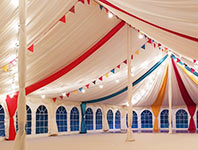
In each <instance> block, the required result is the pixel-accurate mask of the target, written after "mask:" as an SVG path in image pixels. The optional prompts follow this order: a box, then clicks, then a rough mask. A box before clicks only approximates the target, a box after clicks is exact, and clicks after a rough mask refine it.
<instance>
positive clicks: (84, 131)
mask: <svg viewBox="0 0 198 150" xmlns="http://www.w3.org/2000/svg"><path fill="white" fill-rule="evenodd" d="M80 108H81V118H82V119H81V129H80V134H85V133H87V129H86V126H85V112H86V103H81V104H80Z"/></svg>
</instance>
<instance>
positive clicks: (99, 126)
mask: <svg viewBox="0 0 198 150" xmlns="http://www.w3.org/2000/svg"><path fill="white" fill-rule="evenodd" d="M100 129H102V111H101V109H97V111H96V130H100Z"/></svg>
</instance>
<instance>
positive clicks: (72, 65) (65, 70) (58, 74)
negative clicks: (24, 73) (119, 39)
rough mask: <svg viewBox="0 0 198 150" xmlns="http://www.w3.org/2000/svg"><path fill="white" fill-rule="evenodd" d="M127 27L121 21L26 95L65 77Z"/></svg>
mask: <svg viewBox="0 0 198 150" xmlns="http://www.w3.org/2000/svg"><path fill="white" fill-rule="evenodd" d="M124 25H125V22H124V21H121V22H120V23H119V24H118V25H116V26H115V27H114V28H113V29H112V30H111V31H110V32H109V33H107V34H106V35H105V36H104V37H103V38H102V39H101V40H100V41H98V42H97V43H96V44H95V45H94V46H92V47H91V48H90V49H89V50H88V51H86V52H85V53H84V54H82V55H81V56H80V57H78V58H77V59H76V60H74V61H73V62H71V63H70V64H68V65H67V66H65V67H64V68H63V69H61V70H59V71H58V72H56V73H54V74H52V75H51V76H49V77H47V78H45V79H43V80H41V81H39V82H36V83H34V84H32V85H30V86H28V87H26V95H28V94H30V93H32V92H34V91H36V90H38V89H40V88H42V87H44V86H46V85H48V84H50V83H52V82H53V81H55V80H57V79H58V78H60V77H61V76H63V75H65V74H66V73H68V72H69V71H71V70H72V69H73V68H75V67H76V66H78V65H79V64H80V63H81V62H83V61H84V60H85V59H86V58H87V57H89V56H90V55H91V54H93V53H94V52H96V51H97V50H98V49H99V48H100V47H101V46H103V45H104V44H105V43H106V42H107V41H108V40H109V39H110V38H111V37H113V36H114V35H115V34H116V33H117V32H118V31H119V30H120V29H121V28H122V27H123V26H124Z"/></svg>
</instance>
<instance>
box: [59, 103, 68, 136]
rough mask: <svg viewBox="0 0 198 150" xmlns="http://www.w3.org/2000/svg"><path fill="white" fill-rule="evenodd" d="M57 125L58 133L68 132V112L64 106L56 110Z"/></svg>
mask: <svg viewBox="0 0 198 150" xmlns="http://www.w3.org/2000/svg"><path fill="white" fill-rule="evenodd" d="M56 124H57V127H58V132H65V131H67V111H66V109H65V107H63V106H60V107H58V109H57V110H56Z"/></svg>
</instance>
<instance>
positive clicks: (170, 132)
mask: <svg viewBox="0 0 198 150" xmlns="http://www.w3.org/2000/svg"><path fill="white" fill-rule="evenodd" d="M171 65H172V64H171V58H170V57H169V70H168V104H169V114H168V121H169V134H172V78H171V71H172V70H171V67H170V66H171Z"/></svg>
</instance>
